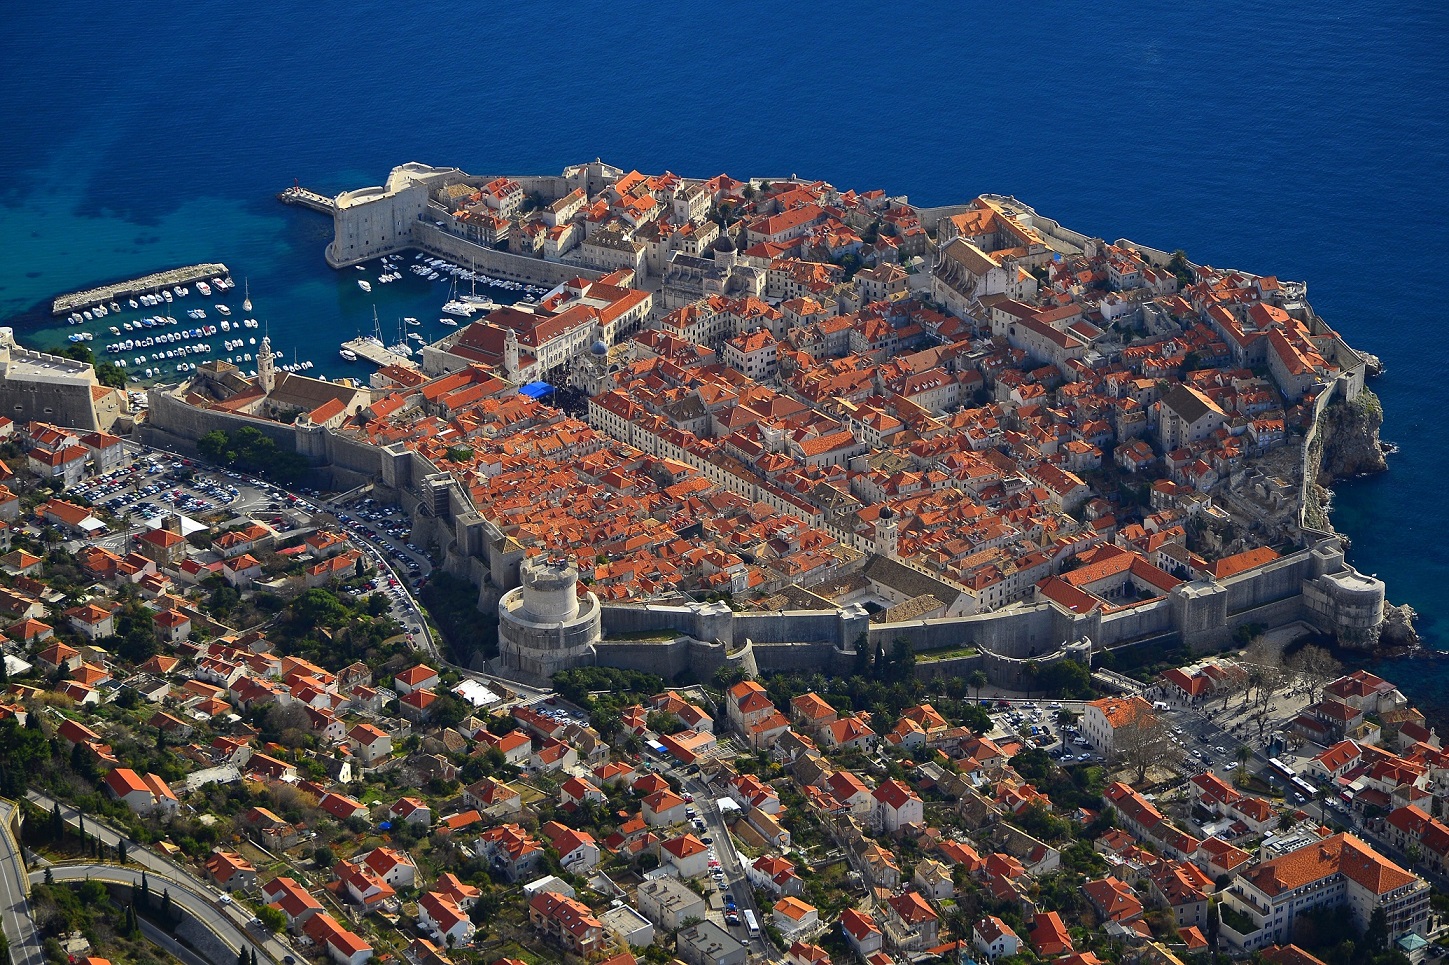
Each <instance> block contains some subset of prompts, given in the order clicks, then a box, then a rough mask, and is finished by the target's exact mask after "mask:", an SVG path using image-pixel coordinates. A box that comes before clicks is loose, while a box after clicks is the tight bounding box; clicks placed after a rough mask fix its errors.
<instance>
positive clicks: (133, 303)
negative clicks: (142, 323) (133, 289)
mask: <svg viewBox="0 0 1449 965" xmlns="http://www.w3.org/2000/svg"><path fill="white" fill-rule="evenodd" d="M130 305H131V307H132V308H140V307H141V306H140V304H139V303H138V302H137V301H136V299H134V298H133V299H131V301H130Z"/></svg>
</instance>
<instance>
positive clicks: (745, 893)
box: [670, 769, 781, 961]
mask: <svg viewBox="0 0 1449 965" xmlns="http://www.w3.org/2000/svg"><path fill="white" fill-rule="evenodd" d="M670 773H671V774H673V775H674V776H675V777H676V778H678V779H679V781H680V786H681V787H682V788H683V789H684V790H685V791H687V792H689V793H690V794H691V795H693V796H694V809H695V812H696V813H697V814H698V815H699V816H700V818H702V819H703V820H704V825H705V827H706V828H707V829H708V830H707V831H705V832H703V834H704V835H705V836H706V837H709V838H712V839H713V843H712V844H711V845H710V851H711V853H712V855H713V857H714V858H715V859H716V860H718V861H719V864H720V868H721V869H722V870H723V871H724V880H723V881H722V882H721V885H720V887H719V889H718V890H719V891H720V892H721V893H726V892H727V893H729V894H730V895H733V896H734V899H735V905H736V906H737V907H738V909H739V911H740V920H741V921H743V920H744V912H745V911H747V910H748V911H752V912H754V915H755V920H756V921H758V922H759V923H760V937H759V938H758V939H754V940H751V939H750V937H749V931H748V930H747V929H746V928H745V926H744V925H743V924H740V925H727V924H725V922H724V921H723V919H722V918H721V920H719V921H716V922H715V924H717V925H719V926H720V927H721V928H723V929H724V930H725V931H727V932H729V933H730V934H731V935H733V936H734V937H735V938H737V939H739V940H740V941H741V942H747V943H748V946H747V947H748V948H749V951H750V954H751V955H755V954H759V953H763V954H764V955H766V956H767V957H768V958H769V959H770V960H771V961H781V959H780V956H779V952H778V950H777V949H775V948H773V947H771V945H770V944H769V939H768V938H767V937H766V935H765V932H764V926H765V923H766V922H767V921H768V920H769V919H768V918H767V917H766V915H765V913H764V911H762V910H761V909H760V907H759V906H758V905H756V904H755V891H754V886H753V885H751V884H750V881H749V879H748V878H746V877H745V866H744V862H743V861H742V860H741V859H740V855H739V852H737V851H736V850H735V846H734V842H733V841H732V840H731V839H730V833H729V829H728V828H727V827H725V822H724V816H723V815H722V814H721V813H720V810H719V808H718V807H716V806H715V803H714V802H715V799H716V797H717V795H716V794H715V792H714V791H713V790H711V789H710V786H709V785H708V784H706V783H705V782H704V781H703V780H702V779H700V778H699V777H697V776H689V775H686V774H684V773H683V772H681V771H678V770H676V769H670ZM695 833H696V834H699V833H701V832H698V831H696V832H695Z"/></svg>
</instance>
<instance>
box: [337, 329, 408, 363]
mask: <svg viewBox="0 0 1449 965" xmlns="http://www.w3.org/2000/svg"><path fill="white" fill-rule="evenodd" d="M341 352H343V353H346V352H351V353H352V355H353V356H354V357H355V358H357V359H361V360H364V361H367V362H371V363H372V364H374V365H379V366H381V365H401V366H402V367H403V368H406V369H413V370H416V369H417V367H418V363H416V362H414V361H413V360H412V359H410V358H408V357H407V356H406V355H400V354H398V353H397V352H394V351H392V350H391V349H389V348H388V347H387V346H386V345H383V344H382V342H381V341H380V340H378V339H377V338H375V337H373V336H371V335H359V336H358V337H357V338H354V339H351V340H349V341H346V342H343V343H342V349H341ZM342 357H343V358H344V359H347V361H349V362H350V361H353V359H348V358H347V356H346V354H343V355H342Z"/></svg>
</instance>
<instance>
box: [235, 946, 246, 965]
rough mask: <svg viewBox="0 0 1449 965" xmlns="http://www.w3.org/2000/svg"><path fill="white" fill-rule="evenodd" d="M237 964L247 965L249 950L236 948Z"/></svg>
mask: <svg viewBox="0 0 1449 965" xmlns="http://www.w3.org/2000/svg"><path fill="white" fill-rule="evenodd" d="M236 965H247V950H246V949H245V948H238V949H237V950H236Z"/></svg>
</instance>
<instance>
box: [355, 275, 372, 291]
mask: <svg viewBox="0 0 1449 965" xmlns="http://www.w3.org/2000/svg"><path fill="white" fill-rule="evenodd" d="M357 287H358V288H361V289H362V290H363V291H365V292H370V291H372V284H371V283H370V282H369V281H368V280H367V279H366V278H359V279H357Z"/></svg>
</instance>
